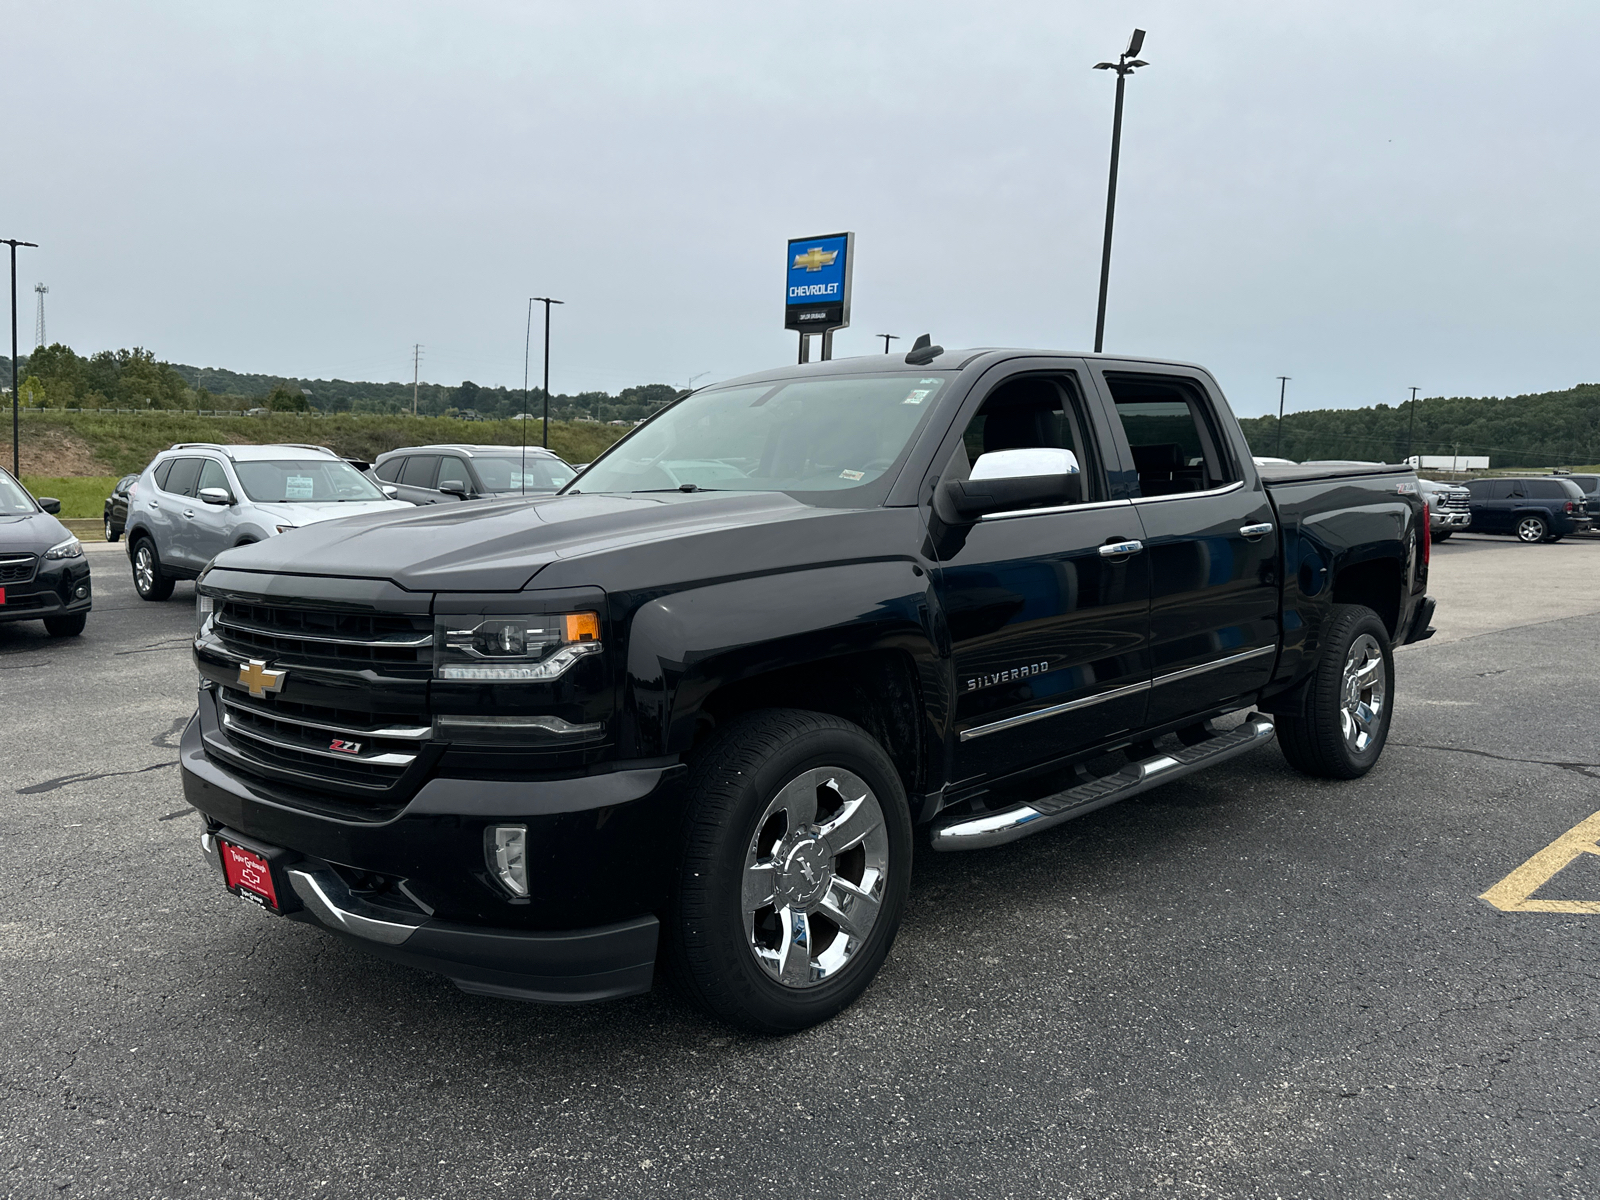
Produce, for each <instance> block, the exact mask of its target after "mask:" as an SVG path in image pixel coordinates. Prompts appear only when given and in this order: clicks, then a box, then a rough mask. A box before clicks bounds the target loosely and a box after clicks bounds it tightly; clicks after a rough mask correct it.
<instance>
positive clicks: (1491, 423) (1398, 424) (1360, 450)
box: [1240, 383, 1600, 469]
mask: <svg viewBox="0 0 1600 1200" xmlns="http://www.w3.org/2000/svg"><path fill="white" fill-rule="evenodd" d="M1410 423H1411V406H1410V405H1409V404H1400V405H1396V406H1393V407H1391V406H1390V405H1387V404H1380V405H1378V406H1377V407H1375V408H1332V409H1319V410H1315V411H1311V412H1291V413H1288V414H1286V415H1285V417H1284V421H1283V448H1282V450H1281V451H1280V450H1279V449H1278V418H1277V417H1276V416H1271V417H1253V418H1251V419H1249V420H1246V421H1242V422H1240V424H1241V425H1243V426H1244V432H1245V437H1246V438H1248V439H1249V441H1250V446H1251V448H1252V449H1253V450H1254V451H1255V453H1256V454H1263V455H1280V454H1281V456H1282V457H1284V458H1292V459H1295V460H1296V461H1304V460H1306V459H1313V458H1357V459H1372V460H1376V461H1380V462H1402V461H1404V459H1405V458H1406V456H1407V454H1408V453H1411V454H1487V455H1488V456H1489V461H1490V466H1491V467H1494V468H1495V469H1501V468H1512V467H1551V466H1575V465H1578V464H1583V463H1592V462H1596V461H1600V384H1594V383H1584V384H1579V385H1578V386H1577V387H1573V388H1568V389H1567V390H1565V391H1561V392H1536V393H1532V394H1529V395H1525V396H1504V397H1500V396H1484V397H1474V396H1450V397H1431V398H1428V399H1421V400H1418V401H1417V411H1416V436H1415V439H1414V440H1410V439H1409V435H1408V430H1409V427H1410ZM1408 444H1410V445H1411V446H1412V449H1411V450H1410V451H1407V449H1406V447H1407V445H1408Z"/></svg>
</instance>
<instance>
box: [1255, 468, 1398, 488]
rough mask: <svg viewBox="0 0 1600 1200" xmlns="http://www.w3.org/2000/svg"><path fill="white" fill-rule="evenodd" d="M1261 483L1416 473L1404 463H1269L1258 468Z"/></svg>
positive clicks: (1303, 481) (1307, 481)
mask: <svg viewBox="0 0 1600 1200" xmlns="http://www.w3.org/2000/svg"><path fill="white" fill-rule="evenodd" d="M1256 470H1257V472H1259V473H1260V475H1261V481H1262V482H1263V483H1265V484H1267V485H1268V486H1269V487H1270V486H1271V485H1272V484H1275V483H1312V482H1315V481H1317V480H1321V479H1359V478H1362V477H1364V476H1369V475H1414V474H1416V471H1415V470H1414V469H1413V468H1411V467H1408V466H1406V464H1404V463H1371V464H1366V463H1294V464H1291V465H1286V466H1280V465H1278V464H1276V463H1267V464H1263V465H1261V466H1257V467H1256Z"/></svg>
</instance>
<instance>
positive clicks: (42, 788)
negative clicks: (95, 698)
mask: <svg viewBox="0 0 1600 1200" xmlns="http://www.w3.org/2000/svg"><path fill="white" fill-rule="evenodd" d="M177 765H178V760H177V759H173V760H172V761H171V762H159V763H151V764H150V765H149V766H148V767H140V768H139V769H138V770H137V771H96V772H93V773H92V774H85V775H63V776H61V777H60V778H59V779H46V780H45V781H44V782H43V783H33V784H29V785H28V786H27V787H20V788H18V789H17V795H19V796H37V795H38V794H39V793H40V792H53V791H55V790H56V789H57V788H64V787H66V786H67V785H68V784H70V783H89V782H91V781H93V780H96V779H115V778H116V777H117V776H119V775H143V774H146V773H147V772H149V771H159V770H161V769H162V768H163V767H175V766H177Z"/></svg>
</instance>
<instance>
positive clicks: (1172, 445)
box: [1106, 374, 1240, 496]
mask: <svg viewBox="0 0 1600 1200" xmlns="http://www.w3.org/2000/svg"><path fill="white" fill-rule="evenodd" d="M1106 383H1107V384H1108V385H1109V386H1110V388H1111V397H1112V400H1113V401H1114V402H1115V403H1116V406H1117V416H1118V417H1119V418H1121V420H1122V431H1123V433H1124V434H1126V435H1127V438H1128V448H1129V450H1131V451H1132V452H1133V465H1134V467H1135V468H1136V469H1137V470H1138V472H1139V492H1140V494H1141V495H1143V496H1171V495H1179V494H1182V493H1184V492H1203V491H1207V490H1209V489H1211V488H1216V487H1222V486H1223V485H1225V484H1229V483H1236V482H1238V481H1239V479H1240V475H1239V473H1238V470H1237V468H1236V467H1235V466H1234V465H1233V462H1232V460H1231V456H1230V455H1229V454H1228V453H1227V448H1226V447H1225V446H1224V444H1223V441H1222V437H1221V434H1220V431H1219V429H1218V427H1217V423H1216V420H1215V417H1214V416H1213V414H1212V412H1211V405H1210V403H1209V402H1208V401H1207V400H1206V398H1205V396H1204V395H1203V394H1202V393H1201V391H1200V389H1199V388H1198V387H1196V386H1195V385H1194V384H1192V383H1190V382H1189V381H1187V380H1181V379H1165V378H1162V377H1160V376H1154V375H1124V374H1107V375H1106Z"/></svg>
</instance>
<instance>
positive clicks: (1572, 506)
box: [1567, 500, 1578, 513]
mask: <svg viewBox="0 0 1600 1200" xmlns="http://www.w3.org/2000/svg"><path fill="white" fill-rule="evenodd" d="M1577 510H1578V506H1577V505H1576V504H1574V503H1573V502H1572V501H1571V500H1568V501H1567V511H1568V512H1569V513H1570V512H1576V511H1577Z"/></svg>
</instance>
